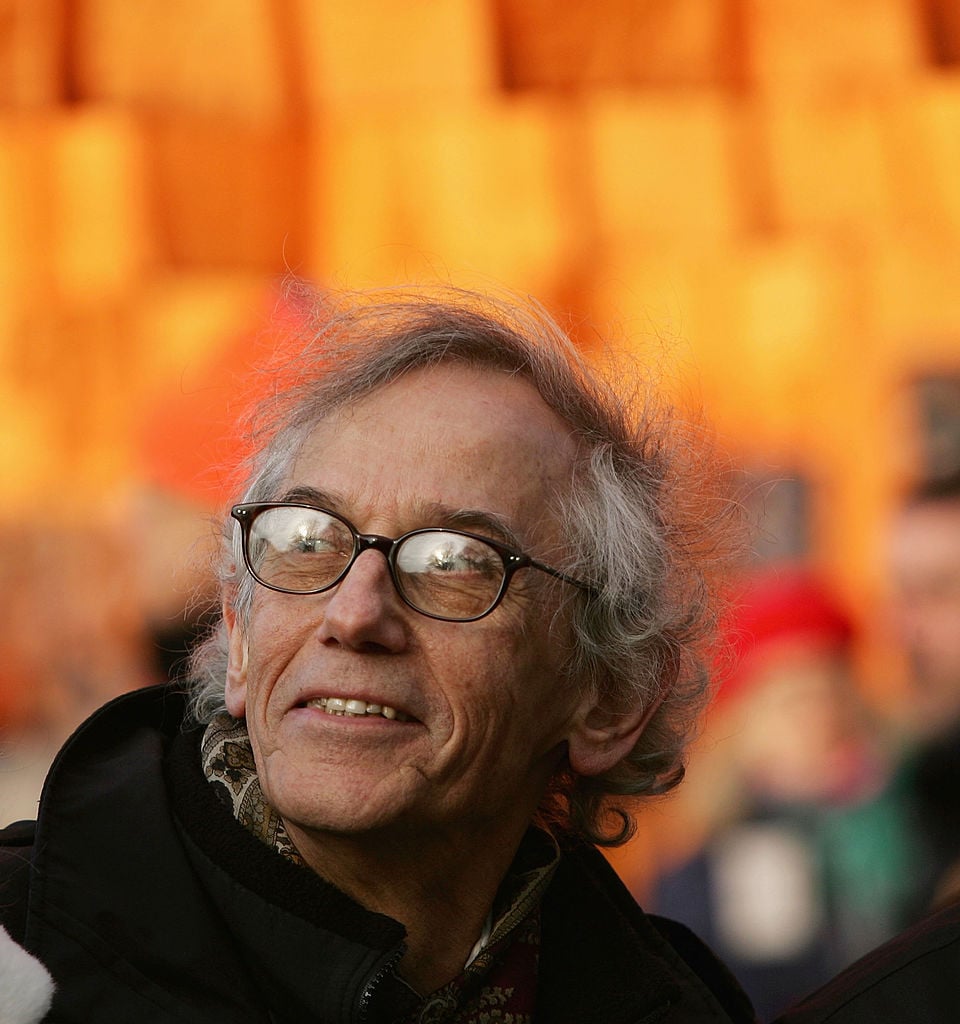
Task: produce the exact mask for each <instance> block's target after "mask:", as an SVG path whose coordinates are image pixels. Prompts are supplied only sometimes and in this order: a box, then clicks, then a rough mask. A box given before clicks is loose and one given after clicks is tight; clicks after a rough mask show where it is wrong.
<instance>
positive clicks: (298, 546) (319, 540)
mask: <svg viewBox="0 0 960 1024" xmlns="http://www.w3.org/2000/svg"><path fill="white" fill-rule="evenodd" d="M287 550H288V551H294V552H296V553H298V554H304V555H309V554H325V553H327V552H329V551H336V550H337V543H336V538H333V537H322V536H310V535H305V534H300V535H298V536H296V537H294V539H293V542H292V543H291V544H290V545H288V547H287Z"/></svg>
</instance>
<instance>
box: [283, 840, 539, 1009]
mask: <svg viewBox="0 0 960 1024" xmlns="http://www.w3.org/2000/svg"><path fill="white" fill-rule="evenodd" d="M285 824H286V827H287V831H288V832H289V834H290V837H291V838H292V839H293V841H294V843H296V846H297V849H298V851H299V852H300V855H301V856H302V857H303V860H304V862H305V863H306V864H307V866H308V867H310V868H312V869H313V870H314V871H316V872H317V873H318V874H319V875H322V876H323V877H324V878H325V879H326V880H327V881H329V882H331V883H333V884H334V885H335V886H337V888H338V889H340V890H341V891H343V892H345V893H346V894H347V895H348V896H351V897H352V898H353V899H355V900H356V901H357V902H358V903H360V904H362V905H363V906H364V907H366V908H367V909H368V910H372V911H376V912H377V913H381V914H385V915H387V916H388V917H391V918H393V919H394V920H396V921H399V922H400V923H401V924H403V925H404V927H405V928H406V930H407V951H406V954H405V955H404V958H403V960H402V961H401V963H400V974H401V975H402V976H403V978H404V980H405V981H407V983H408V984H410V985H411V986H412V987H413V988H414V989H416V990H417V991H418V992H420V993H421V994H424V995H425V994H427V993H429V992H433V991H435V990H436V989H438V988H440V987H441V986H442V985H445V984H446V983H447V982H449V981H452V980H453V979H454V978H456V977H457V976H458V975H459V974H460V973H461V972H462V970H463V968H464V965H465V964H466V962H467V960H468V958H469V956H470V953H471V951H472V949H473V947H474V946H475V945H476V942H477V939H478V938H479V937H480V935H481V933H482V931H483V928H484V924H485V923H486V920H487V917H488V915H489V913H490V909H491V907H492V906H493V903H494V899H495V897H496V894H497V890H498V888H499V887H500V883H501V882H502V881H503V878H504V876H505V875H506V873H507V871H508V869H509V867H510V864H511V861H512V860H513V857H514V854H515V853H516V850H517V847H518V846H519V844H520V839H521V838H522V836H518V837H515V838H512V839H511V838H508V837H501V838H500V841H499V842H498V843H492V842H491V841H490V839H489V838H486V839H485V840H480V839H476V840H473V841H471V842H467V843H461V844H449V843H438V842H433V843H430V844H428V845H427V846H425V844H424V842H423V832H422V831H420V832H419V833H418V834H417V835H416V836H414V835H412V834H411V835H410V836H409V839H408V841H406V842H405V841H404V838H403V837H399V838H398V837H393V839H392V840H390V841H386V840H384V839H383V838H382V837H378V839H377V841H375V842H371V841H370V840H369V838H365V839H363V840H358V839H356V838H354V837H349V836H348V837H344V836H340V835H330V834H327V833H323V834H317V833H313V832H306V831H304V830H302V829H300V828H298V827H297V826H296V825H293V824H291V823H290V822H286V823H285Z"/></svg>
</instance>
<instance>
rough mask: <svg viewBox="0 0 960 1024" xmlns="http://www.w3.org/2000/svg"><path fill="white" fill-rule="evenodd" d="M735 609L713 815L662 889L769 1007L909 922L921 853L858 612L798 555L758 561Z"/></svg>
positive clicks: (703, 793) (703, 787) (706, 760)
mask: <svg viewBox="0 0 960 1024" xmlns="http://www.w3.org/2000/svg"><path fill="white" fill-rule="evenodd" d="M731 609H732V610H731V612H730V614H729V616H728V619H727V621H726V624H725V629H724V639H725V644H726V647H727V650H728V651H729V652H730V657H731V658H732V659H733V660H732V664H731V666H730V667H729V669H728V670H727V671H726V672H725V674H724V675H723V678H722V682H721V686H720V690H719V693H718V697H717V699H716V701H715V704H714V706H713V707H712V708H711V711H710V713H709V717H708V721H707V724H706V728H705V732H704V735H703V737H702V739H701V743H700V744H699V749H698V751H697V753H696V754H695V757H694V760H693V769H692V771H691V776H690V778H689V779H688V783H687V784H688V785H689V786H691V787H696V788H698V789H700V793H699V794H698V799H699V801H700V802H701V803H704V802H712V804H713V810H714V820H713V821H712V823H711V825H710V826H709V828H708V831H707V834H706V837H705V839H704V841H703V843H702V845H701V846H700V847H699V848H698V849H696V850H695V851H694V852H693V853H692V855H690V856H689V857H687V858H686V859H685V860H683V861H682V862H681V863H679V864H678V865H676V866H674V867H673V868H671V869H668V870H667V871H666V872H665V873H664V874H663V875H662V877H660V878H659V879H658V880H657V881H656V882H655V884H654V887H653V894H652V903H653V905H654V907H655V908H656V910H657V911H658V912H661V913H664V914H668V915H672V916H675V917H677V918H679V919H680V920H681V921H683V922H684V923H686V924H688V925H690V926H691V927H693V928H694V929H695V930H696V931H697V932H698V933H699V934H701V935H702V936H703V937H704V938H705V939H706V940H707V942H708V943H709V944H710V945H711V946H712V947H713V948H714V949H715V950H716V951H717V952H718V953H719V954H720V955H721V956H722V957H723V958H724V959H725V960H726V962H727V963H728V964H729V965H730V966H731V968H732V969H733V971H734V973H735V974H737V976H738V977H739V980H740V981H741V983H742V984H743V985H744V987H745V988H746V989H747V991H748V992H749V994H750V996H751V998H752V999H753V1000H754V1004H755V1006H756V1008H757V1010H758V1012H759V1014H760V1016H761V1018H762V1019H769V1018H770V1017H771V1016H773V1015H774V1014H775V1013H776V1012H778V1011H779V1010H782V1009H784V1008H785V1007H786V1006H787V1005H788V1004H789V1003H791V1002H792V1001H794V1000H795V999H797V998H799V997H800V996H802V995H804V994H806V993H807V992H808V991H810V990H812V989H813V988H815V987H816V986H818V985H819V984H822V983H823V982H825V981H826V980H827V979H829V978H830V977H832V976H833V975H834V974H836V973H837V971H839V970H840V969H841V968H843V967H844V966H846V965H847V964H849V963H850V962H851V961H852V960H854V959H855V958H856V957H858V956H859V955H861V954H863V953H865V952H866V951H867V950H869V949H871V948H872V947H873V946H875V945H877V944H878V943H879V942H881V941H883V940H884V939H886V938H888V937H889V936H890V935H892V934H893V933H894V932H895V931H897V929H898V928H899V927H900V926H901V924H902V923H903V922H904V920H905V917H906V915H907V914H908V913H909V908H910V907H911V906H912V903H913V901H914V898H915V897H914V893H913V891H912V889H913V885H914V881H913V879H914V877H915V872H914V865H915V863H916V861H917V858H918V857H919V856H920V852H919V851H918V850H917V849H915V848H914V845H913V842H912V833H911V830H910V828H909V827H908V821H909V808H908V806H907V804H906V803H905V800H904V797H903V795H902V794H901V793H900V792H899V790H898V788H897V786H896V785H895V784H894V777H893V775H892V773H891V759H890V757H889V755H888V754H887V752H886V745H885V743H884V741H883V739H882V737H881V733H880V731H879V729H878V728H877V725H876V723H875V721H874V719H873V716H872V715H871V713H870V712H869V710H868V707H867V705H866V703H865V701H864V700H863V699H862V697H861V694H860V689H859V686H858V683H857V680H856V678H855V677H854V674H853V670H852V664H851V657H850V656H851V644H852V642H853V640H854V635H855V626H854V622H853V620H852V618H851V617H850V615H849V614H848V613H847V611H846V610H845V609H844V608H843V607H842V606H841V605H840V603H839V602H838V600H837V599H836V597H835V596H834V595H833V594H832V593H831V592H830V590H829V589H828V587H827V586H826V585H825V584H824V583H823V582H822V581H821V580H820V579H818V578H817V576H816V575H815V574H814V573H813V572H811V571H809V570H808V569H806V568H802V567H797V566H781V567H776V566H774V567H771V568H765V569H763V570H758V571H757V572H755V573H752V574H751V575H749V576H748V577H747V578H746V579H745V580H744V581H743V583H742V586H741V587H740V589H739V591H738V593H737V594H736V595H735V597H734V599H733V601H732V605H731ZM721 657H726V655H724V654H721Z"/></svg>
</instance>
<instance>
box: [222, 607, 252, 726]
mask: <svg viewBox="0 0 960 1024" xmlns="http://www.w3.org/2000/svg"><path fill="white" fill-rule="evenodd" d="M233 596H234V595H233V594H232V593H229V594H225V595H224V598H223V621H224V625H225V626H226V628H227V678H226V682H225V684H224V691H223V694H224V701H225V702H226V705H227V711H229V712H230V714H231V715H233V717H234V718H243V717H244V715H245V714H246V711H247V638H246V636H245V635H244V632H243V627H242V625H241V623H240V621H239V619H238V618H237V609H236V607H235V606H234V603H233Z"/></svg>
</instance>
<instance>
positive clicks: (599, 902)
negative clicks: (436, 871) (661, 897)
mask: <svg viewBox="0 0 960 1024" xmlns="http://www.w3.org/2000/svg"><path fill="white" fill-rule="evenodd" d="M183 717H184V698H183V696H182V694H180V693H178V692H177V691H176V690H174V689H171V688H165V687H164V688H160V687H158V688H153V689H149V690H142V691H137V692H135V693H132V694H127V695H125V696H123V697H121V698H119V699H118V700H116V701H113V702H112V703H110V704H108V705H106V706H105V707H104V708H102V709H101V710H100V711H98V712H97V713H96V714H95V715H93V716H92V718H90V719H89V720H88V721H87V722H86V723H85V724H84V725H83V726H81V727H80V729H79V730H78V731H77V732H76V733H75V734H74V736H73V737H71V739H70V740H69V741H68V742H67V744H66V745H65V746H64V749H63V750H62V751H61V752H60V754H59V755H58V757H57V759H56V761H55V762H54V765H53V767H52V768H51V771H50V774H49V777H48V779H47V782H46V785H45V787H44V791H43V796H42V799H41V804H40V813H39V816H38V821H37V823H36V826H34V825H33V823H21V824H19V825H15V826H12V827H11V828H9V829H7V830H6V831H5V832H0V923H3V924H4V925H5V926H6V927H7V929H8V930H9V931H11V933H12V934H13V935H14V936H15V937H17V938H18V940H19V941H21V942H22V943H23V945H24V946H25V947H26V948H27V949H28V950H29V951H30V952H32V953H33V954H34V955H35V956H36V957H38V958H39V959H40V960H41V961H42V962H43V963H44V964H46V966H47V967H48V969H49V970H50V972H51V974H52V975H53V977H54V980H55V982H56V984H57V994H56V997H55V1000H54V1006H53V1010H52V1012H51V1015H50V1017H49V1018H48V1020H50V1021H52V1022H58V1024H67V1022H75V1024H81V1022H82V1024H98V1022H103V1024H107V1022H109V1024H116V1022H119V1021H124V1022H126V1021H131V1022H136V1024H174V1022H178V1024H211V1022H218V1024H219V1022H230V1024H277V1022H287V1021H290V1022H293V1021H305V1020H310V1021H316V1022H327V1024H347V1022H352V1021H361V1020H371V1021H375V1020H376V1021H379V1020H389V1019H390V1018H391V1016H392V1013H391V1010H396V1009H398V1008H399V1003H398V1002H395V1000H399V1001H400V1002H402V1001H403V999H404V998H407V997H408V996H409V993H407V995H406V996H405V995H404V993H403V991H402V986H398V983H397V982H396V980H395V979H394V978H393V972H392V969H391V968H392V966H393V964H395V963H396V961H397V960H398V959H399V957H400V955H401V954H402V941H403V928H402V926H400V925H399V924H398V923H397V922H395V921H392V920H390V919H389V918H386V917H383V916H381V915H378V914H374V913H371V912H369V911H367V910H365V909H364V908H362V907H360V906H359V905H358V904H356V903H355V902H353V901H352V900H350V899H349V898H348V897H347V896H345V895H344V894H343V893H341V892H339V891H338V890H337V889H335V888H334V887H333V886H331V885H329V884H327V883H326V882H324V881H323V880H322V879H320V878H318V877H317V876H316V875H314V874H313V873H312V872H309V871H305V870H304V869H302V868H299V867H296V866H294V865H292V864H290V863H288V862H287V861H286V860H284V859H283V858H281V857H279V856H277V855H276V854H275V853H274V852H273V851H272V850H270V849H268V848H267V847H266V846H264V845H263V844H262V843H260V842H259V840H257V839H255V838H254V837H253V836H251V835H249V834H248V833H247V832H246V830H245V829H243V828H242V827H241V826H239V825H237V823H236V822H235V821H234V820H233V816H232V813H231V811H230V810H229V809H228V808H226V807H225V806H224V805H223V804H222V803H221V802H220V801H219V799H218V798H217V796H216V793H215V788H214V787H212V786H209V785H208V784H206V782H205V780H204V779H203V776H202V773H201V770H200V767H199V758H198V756H197V742H198V741H197V736H196V734H192V735H191V734H189V733H184V732H183V730H182V722H183ZM541 913H542V918H541V920H542V939H541V951H540V975H539V983H538V986H539V987H538V993H537V1020H538V1021H541V1022H549V1024H565V1022H569V1024H640V1022H644V1024H653V1022H658V1024H669V1022H675V1024H681V1022H682V1024H700V1022H708V1021H709V1022H712V1024H718V1022H729V1021H753V1019H754V1018H753V1013H752V1010H751V1008H750V1007H749V1004H748V1003H747V1001H746V999H745V997H744V996H743V994H742V992H741V991H740V989H739V988H738V986H737V985H736V982H734V981H733V979H732V978H731V976H730V975H729V974H728V973H727V971H726V970H725V968H724V967H723V966H722V965H721V964H719V962H718V961H717V960H716V959H715V958H714V957H713V956H712V954H711V953H710V952H709V951H708V950H707V949H706V947H705V946H703V945H702V944H701V943H700V942H699V940H697V939H696V938H695V937H694V936H693V935H692V933H690V932H689V931H687V930H686V929H685V928H683V926H681V925H677V924H675V923H673V922H669V921H666V920H664V919H659V918H654V917H648V916H647V915H645V914H644V913H643V912H642V911H641V910H640V909H639V907H637V905H636V903H635V902H634V901H633V899H632V898H631V897H630V895H629V893H628V892H627V890H626V889H625V888H624V887H623V885H622V884H621V883H620V882H619V880H618V879H617V877H616V875H615V874H614V872H613V871H612V870H611V869H610V867H609V866H608V865H607V863H606V861H605V860H604V859H603V858H602V857H601V856H600V855H599V854H598V853H597V852H596V851H595V850H593V849H592V848H587V847H583V846H579V847H571V848H570V849H567V850H565V851H564V854H563V856H562V857H561V861H560V866H559V867H558V869H557V872H556V875H555V876H554V878H553V880H552V881H551V883H550V886H549V888H548V891H547V894H546V896H545V898H544V902H543V905H542V911H541Z"/></svg>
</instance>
